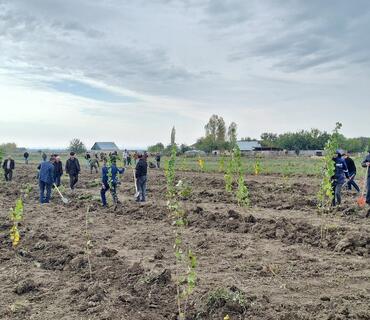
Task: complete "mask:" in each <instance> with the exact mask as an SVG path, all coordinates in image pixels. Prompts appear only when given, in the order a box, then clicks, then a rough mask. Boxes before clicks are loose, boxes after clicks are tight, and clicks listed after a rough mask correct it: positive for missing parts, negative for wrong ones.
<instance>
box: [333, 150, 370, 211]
mask: <svg viewBox="0 0 370 320" xmlns="http://www.w3.org/2000/svg"><path fill="white" fill-rule="evenodd" d="M333 162H334V175H333V176H332V179H331V180H332V187H333V193H334V198H333V206H336V205H340V204H341V203H342V188H343V186H344V185H345V184H347V188H348V189H349V190H352V187H353V188H354V189H355V190H356V191H357V193H360V192H361V190H360V187H359V186H358V185H357V183H356V181H355V178H356V175H357V168H356V164H355V162H354V161H353V159H352V158H351V157H350V155H349V154H348V153H345V152H344V151H343V150H337V152H336V156H335V157H334V158H333ZM361 165H362V167H364V168H366V173H367V194H366V203H367V204H369V205H370V171H369V167H370V150H369V153H368V155H367V156H366V157H365V159H364V161H363V162H362V164H361ZM369 215H370V210H369V212H368V213H367V216H369Z"/></svg>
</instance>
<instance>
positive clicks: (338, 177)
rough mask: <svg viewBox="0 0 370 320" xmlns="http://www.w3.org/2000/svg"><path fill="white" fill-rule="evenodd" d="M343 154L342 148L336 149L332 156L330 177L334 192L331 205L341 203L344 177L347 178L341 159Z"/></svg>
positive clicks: (346, 170) (345, 167)
mask: <svg viewBox="0 0 370 320" xmlns="http://www.w3.org/2000/svg"><path fill="white" fill-rule="evenodd" d="M343 155H344V151H343V150H337V151H336V157H334V158H333V162H334V175H333V176H332V178H331V179H332V186H333V193H334V198H333V206H336V205H340V204H341V203H342V187H343V185H344V183H345V182H346V177H347V178H349V175H348V168H347V164H346V162H345V161H344V159H343Z"/></svg>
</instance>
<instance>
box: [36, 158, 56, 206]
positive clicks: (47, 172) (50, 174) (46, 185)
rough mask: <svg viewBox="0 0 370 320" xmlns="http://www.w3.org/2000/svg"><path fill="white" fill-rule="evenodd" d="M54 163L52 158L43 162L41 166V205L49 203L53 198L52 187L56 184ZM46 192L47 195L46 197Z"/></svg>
mask: <svg viewBox="0 0 370 320" xmlns="http://www.w3.org/2000/svg"><path fill="white" fill-rule="evenodd" d="M54 162H55V158H54V157H53V156H52V157H51V158H50V161H43V162H41V164H40V172H39V187H40V203H49V201H50V197H51V187H52V186H53V183H54ZM45 190H46V195H45Z"/></svg>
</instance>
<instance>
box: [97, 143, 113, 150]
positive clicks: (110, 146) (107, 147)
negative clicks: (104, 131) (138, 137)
mask: <svg viewBox="0 0 370 320" xmlns="http://www.w3.org/2000/svg"><path fill="white" fill-rule="evenodd" d="M91 150H119V148H118V147H117V146H116V144H115V143H114V142H95V143H94V145H93V146H92V147H91Z"/></svg>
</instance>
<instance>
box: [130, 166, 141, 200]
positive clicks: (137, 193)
mask: <svg viewBox="0 0 370 320" xmlns="http://www.w3.org/2000/svg"><path fill="white" fill-rule="evenodd" d="M132 172H133V173H134V184H135V198H137V197H138V196H139V195H140V192H139V191H138V190H137V183H136V176H135V170H133V171H132Z"/></svg>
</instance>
